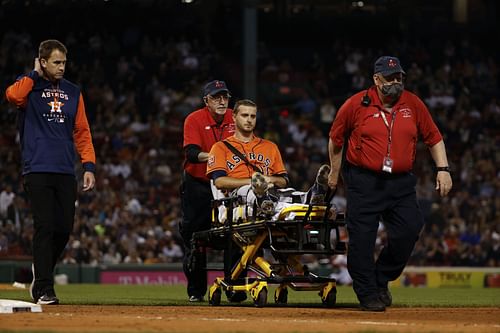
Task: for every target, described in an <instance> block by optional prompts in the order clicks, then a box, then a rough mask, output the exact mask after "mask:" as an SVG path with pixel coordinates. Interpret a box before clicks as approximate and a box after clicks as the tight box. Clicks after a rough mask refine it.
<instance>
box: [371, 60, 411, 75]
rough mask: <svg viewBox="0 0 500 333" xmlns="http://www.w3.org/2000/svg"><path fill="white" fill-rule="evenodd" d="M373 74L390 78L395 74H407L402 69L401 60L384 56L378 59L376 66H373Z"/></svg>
mask: <svg viewBox="0 0 500 333" xmlns="http://www.w3.org/2000/svg"><path fill="white" fill-rule="evenodd" d="M373 73H374V74H378V73H380V74H382V75H383V76H389V75H392V74H394V73H403V74H406V73H405V71H404V70H403V68H402V67H401V63H400V62H399V59H398V58H396V57H391V56H382V57H380V58H378V59H377V61H375V65H374V66H373Z"/></svg>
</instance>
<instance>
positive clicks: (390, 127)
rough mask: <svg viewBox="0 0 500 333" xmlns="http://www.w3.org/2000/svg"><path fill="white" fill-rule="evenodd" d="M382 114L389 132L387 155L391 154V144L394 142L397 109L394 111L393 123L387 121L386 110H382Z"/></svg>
mask: <svg viewBox="0 0 500 333" xmlns="http://www.w3.org/2000/svg"><path fill="white" fill-rule="evenodd" d="M380 115H381V116H382V120H383V121H384V124H385V127H386V128H387V132H388V142H387V156H388V157H389V156H390V155H391V144H392V128H393V127H394V121H395V120H396V111H393V112H392V118H391V124H390V125H389V122H388V121H387V118H386V116H385V112H384V111H382V110H380Z"/></svg>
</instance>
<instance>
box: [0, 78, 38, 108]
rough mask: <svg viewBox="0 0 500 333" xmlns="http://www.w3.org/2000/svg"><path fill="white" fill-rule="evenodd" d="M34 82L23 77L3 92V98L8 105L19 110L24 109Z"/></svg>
mask: <svg viewBox="0 0 500 333" xmlns="http://www.w3.org/2000/svg"><path fill="white" fill-rule="evenodd" d="M34 84H35V81H33V79H32V78H30V77H28V76H23V77H22V78H20V79H19V80H17V81H16V82H14V84H12V85H11V86H9V87H8V88H7V90H6V91H5V97H6V98H7V101H9V103H12V104H14V105H16V106H17V107H20V108H25V107H26V103H27V102H28V95H29V93H30V92H31V90H32V89H33V85H34Z"/></svg>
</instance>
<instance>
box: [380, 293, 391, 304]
mask: <svg viewBox="0 0 500 333" xmlns="http://www.w3.org/2000/svg"><path fill="white" fill-rule="evenodd" d="M378 297H379V298H380V300H381V301H382V303H384V304H385V306H391V305H392V295H391V292H390V291H389V289H379V290H378Z"/></svg>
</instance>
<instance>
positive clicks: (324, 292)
mask: <svg viewBox="0 0 500 333" xmlns="http://www.w3.org/2000/svg"><path fill="white" fill-rule="evenodd" d="M221 205H223V206H224V207H225V209H226V212H227V218H226V220H225V222H224V223H221V222H220V221H218V215H219V214H218V213H219V211H218V210H219V207H220V206H221ZM235 208H236V209H245V208H243V207H242V198H240V197H228V198H223V199H218V200H214V204H213V214H212V218H213V219H212V228H211V229H210V230H208V231H202V232H198V233H195V234H194V235H193V240H192V246H193V249H199V248H200V247H216V248H219V249H220V248H223V249H224V252H225V255H224V258H225V259H224V276H223V277H217V278H216V279H215V281H214V282H213V284H212V285H211V287H210V288H209V295H208V301H209V304H211V305H213V306H217V305H220V303H221V299H222V291H226V292H246V293H249V294H250V296H251V298H252V300H253V302H254V305H255V306H257V307H263V306H265V305H266V304H267V294H268V285H269V284H276V285H278V286H277V288H276V291H275V294H274V301H275V303H277V304H286V303H287V301H288V289H287V288H288V287H290V288H292V289H293V290H297V291H303V290H318V291H319V296H320V297H321V301H322V303H323V304H324V305H325V306H327V307H333V306H334V305H335V303H336V294H337V289H336V280H335V279H333V278H329V277H323V276H318V275H316V274H314V273H312V272H309V270H308V269H307V267H306V266H303V265H302V264H301V262H300V256H301V255H302V254H317V255H337V254H344V253H345V252H346V245H345V243H344V242H342V241H340V231H339V229H340V228H343V227H345V221H344V215H343V214H337V213H336V212H335V211H333V210H331V209H330V207H329V206H325V205H304V204H296V205H295V204H294V205H291V206H289V207H286V208H284V209H282V210H281V211H280V213H279V215H278V218H277V219H276V218H274V219H271V217H270V216H267V217H266V216H264V217H249V218H247V219H245V220H243V219H241V218H239V219H233V215H232V214H233V211H237V210H235ZM240 216H241V215H240ZM246 216H248V215H246ZM331 232H335V236H336V237H335V242H334V244H332V242H331V239H330V233H331ZM221 244H222V246H221ZM200 245H201V246H200ZM234 248H236V249H237V251H239V252H240V253H241V256H240V257H239V258H238V260H237V262H235V263H232V262H230V259H229V258H232V257H233V256H232V254H233V253H234ZM264 248H268V249H270V250H271V253H273V256H275V258H276V259H277V261H278V262H277V263H270V262H268V261H267V260H266V259H265V258H264V257H263V256H262V252H263V251H262V250H263V249H264ZM245 271H251V272H253V273H255V275H256V277H255V278H248V277H244V275H245V274H244V272H245Z"/></svg>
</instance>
